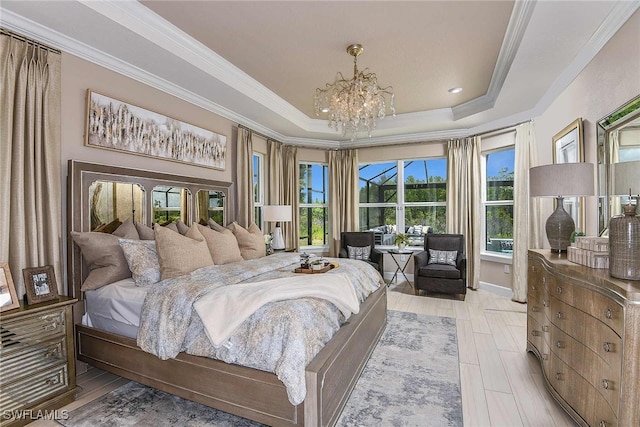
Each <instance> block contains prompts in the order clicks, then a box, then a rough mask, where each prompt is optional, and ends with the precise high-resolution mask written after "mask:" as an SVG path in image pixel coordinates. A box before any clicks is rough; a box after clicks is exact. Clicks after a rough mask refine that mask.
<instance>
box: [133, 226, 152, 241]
mask: <svg viewBox="0 0 640 427" xmlns="http://www.w3.org/2000/svg"><path fill="white" fill-rule="evenodd" d="M135 226H136V230H137V231H138V235H139V236H140V240H154V239H155V238H156V235H155V234H154V233H153V228H151V227H149V226H148V225H144V224H141V223H139V222H136V223H135Z"/></svg>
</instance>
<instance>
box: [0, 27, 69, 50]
mask: <svg viewBox="0 0 640 427" xmlns="http://www.w3.org/2000/svg"><path fill="white" fill-rule="evenodd" d="M0 33H2V34H3V35H5V36H7V37H11V38H12V39H15V40H20V41H22V42H25V43H27V44H30V45H32V46H35V47H38V48H41V49H45V50H48V51H49V52H51V53H55V54H58V55H60V54H61V53H62V51H60V50H59V49H56V48H53V47H51V46H48V45H46V44H44V43H42V42H39V41H37V40H33V39H30V38H28V37H26V36H23V35H20V34H16V33H14V32H13V31H10V30H7V29H6V28H1V27H0Z"/></svg>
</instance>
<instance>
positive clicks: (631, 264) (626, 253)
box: [609, 161, 640, 280]
mask: <svg viewBox="0 0 640 427" xmlns="http://www.w3.org/2000/svg"><path fill="white" fill-rule="evenodd" d="M611 167H612V168H613V174H612V177H613V181H612V185H611V188H612V196H629V201H628V202H627V204H626V205H625V206H624V214H623V215H617V216H614V217H611V219H610V220H609V275H610V276H612V277H617V278H618V279H627V280H640V217H638V216H637V214H636V204H637V199H638V196H639V195H640V161H634V162H623V163H614V164H613V165H612V166H611ZM632 197H636V204H634V203H633V200H632Z"/></svg>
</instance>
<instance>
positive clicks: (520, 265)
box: [512, 122, 542, 302]
mask: <svg viewBox="0 0 640 427" xmlns="http://www.w3.org/2000/svg"><path fill="white" fill-rule="evenodd" d="M515 151H516V153H515V169H514V176H513V185H514V189H513V190H514V191H513V193H514V194H513V266H512V267H513V284H512V288H513V297H512V299H513V300H514V301H518V302H526V301H527V270H528V261H527V256H528V250H529V248H541V247H542V246H541V245H542V242H541V241H540V222H539V216H540V207H539V201H538V198H536V197H533V198H531V197H529V169H530V168H532V167H533V166H537V165H538V152H537V150H536V136H535V129H534V126H533V123H531V122H529V123H523V124H521V125H519V126H517V127H516V150H515Z"/></svg>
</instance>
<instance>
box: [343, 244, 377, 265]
mask: <svg viewBox="0 0 640 427" xmlns="http://www.w3.org/2000/svg"><path fill="white" fill-rule="evenodd" d="M347 252H348V253H349V258H351V259H360V260H363V261H368V260H369V257H370V256H371V246H348V245H347Z"/></svg>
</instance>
